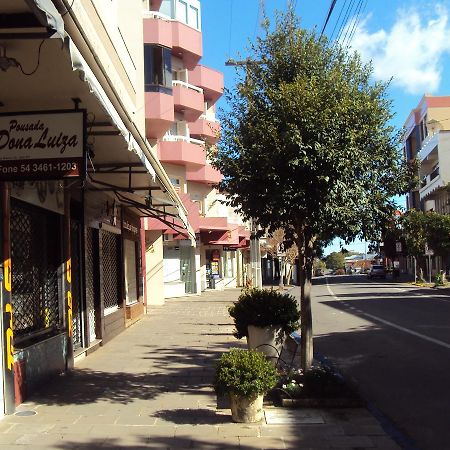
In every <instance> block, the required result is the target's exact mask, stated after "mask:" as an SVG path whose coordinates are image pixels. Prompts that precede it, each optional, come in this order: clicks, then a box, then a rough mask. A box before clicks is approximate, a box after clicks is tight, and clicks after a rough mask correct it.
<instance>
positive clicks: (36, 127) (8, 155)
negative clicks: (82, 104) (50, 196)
mask: <svg viewBox="0 0 450 450" xmlns="http://www.w3.org/2000/svg"><path fill="white" fill-rule="evenodd" d="M85 130H86V112H85V110H76V111H75V110H62V111H40V112H26V113H5V114H0V180H1V181H25V180H38V179H45V180H54V179H62V178H83V177H84V176H85V172H86V162H85V161H86V160H85V147H86V146H85V140H86V134H85V133H86V132H85Z"/></svg>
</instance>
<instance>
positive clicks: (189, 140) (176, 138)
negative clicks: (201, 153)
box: [163, 134, 205, 146]
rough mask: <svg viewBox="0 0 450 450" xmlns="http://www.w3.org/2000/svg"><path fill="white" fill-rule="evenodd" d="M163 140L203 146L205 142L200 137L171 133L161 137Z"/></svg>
mask: <svg viewBox="0 0 450 450" xmlns="http://www.w3.org/2000/svg"><path fill="white" fill-rule="evenodd" d="M163 141H167V142H187V143H189V144H196V145H202V146H204V145H205V143H204V142H203V141H201V140H200V139H194V138H191V137H188V136H181V135H171V134H168V135H166V136H164V137H163Z"/></svg>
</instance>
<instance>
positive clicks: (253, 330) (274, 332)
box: [247, 325, 283, 363]
mask: <svg viewBox="0 0 450 450" xmlns="http://www.w3.org/2000/svg"><path fill="white" fill-rule="evenodd" d="M280 329H281V327H277V326H270V327H264V328H261V327H255V326H254V325H249V326H248V337H247V347H248V349H249V350H256V351H258V352H261V353H264V354H265V355H266V356H267V358H268V359H269V360H270V361H272V362H274V363H276V362H277V361H278V358H279V356H280V354H281V349H282V347H283V340H281V342H278V339H277V338H278V336H279V333H280Z"/></svg>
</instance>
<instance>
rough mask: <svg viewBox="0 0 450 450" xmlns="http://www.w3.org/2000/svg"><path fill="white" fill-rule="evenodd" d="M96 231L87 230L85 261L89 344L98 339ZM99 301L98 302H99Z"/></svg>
mask: <svg viewBox="0 0 450 450" xmlns="http://www.w3.org/2000/svg"><path fill="white" fill-rule="evenodd" d="M95 233H96V230H94V229H93V228H88V229H87V230H86V259H85V264H86V266H85V274H86V308H87V318H88V333H89V342H92V341H94V340H95V339H97V337H100V336H97V332H96V326H97V315H96V307H95V305H96V299H98V295H97V292H98V289H97V284H96V280H97V279H98V276H97V275H96V274H97V271H98V268H97V261H98V258H97V252H98V239H97V238H96V235H95ZM97 301H98V300H97Z"/></svg>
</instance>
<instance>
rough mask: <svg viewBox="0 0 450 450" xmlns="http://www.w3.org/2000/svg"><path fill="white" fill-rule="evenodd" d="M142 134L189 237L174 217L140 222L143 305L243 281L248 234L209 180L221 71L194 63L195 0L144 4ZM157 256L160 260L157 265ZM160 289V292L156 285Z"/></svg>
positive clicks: (198, 41) (197, 51)
mask: <svg viewBox="0 0 450 450" xmlns="http://www.w3.org/2000/svg"><path fill="white" fill-rule="evenodd" d="M144 53H145V55H146V56H145V64H146V66H145V106H146V108H145V110H146V137H147V139H148V140H149V142H150V143H151V144H152V146H154V147H155V148H156V149H157V154H158V157H159V158H160V160H161V162H162V164H163V167H164V169H165V170H166V171H167V173H168V175H169V178H170V181H171V183H172V185H173V187H174V189H176V191H177V192H178V193H179V195H180V197H181V199H182V201H183V204H184V205H185V207H186V210H187V211H188V219H189V222H190V224H191V225H192V228H193V229H194V232H195V242H192V241H191V240H189V236H187V234H186V233H185V232H183V231H182V230H181V228H180V223H179V221H178V220H177V219H176V218H173V217H170V216H169V215H167V216H166V217H164V218H163V219H159V220H158V219H152V218H147V219H144V220H143V223H144V228H145V230H146V231H145V243H144V245H143V247H145V248H146V250H147V256H146V266H147V275H146V292H147V293H148V295H147V298H148V302H149V303H152V302H155V303H162V302H163V301H164V299H165V298H169V297H177V296H182V295H186V294H195V293H199V292H201V291H203V290H205V289H207V288H210V289H223V288H226V287H236V286H242V285H243V282H244V281H243V279H244V277H245V276H246V274H245V272H246V268H247V266H248V257H249V255H248V253H249V252H248V250H246V249H247V248H248V244H249V237H250V234H249V231H248V229H247V228H246V226H245V224H244V223H243V221H242V219H241V218H240V217H239V216H238V215H237V214H235V213H234V212H233V211H232V210H231V209H230V208H228V207H226V206H225V205H224V204H223V203H222V202H221V200H223V196H221V195H220V194H219V193H218V192H217V190H216V189H215V188H214V185H215V184H217V183H218V182H219V181H220V180H221V174H220V173H219V172H218V171H217V170H216V169H214V168H213V167H212V166H211V164H210V161H209V158H208V155H209V154H210V152H212V151H214V146H215V144H216V142H217V140H218V138H219V133H220V123H219V122H218V121H217V119H216V115H215V110H216V102H217V100H218V99H219V98H220V97H221V95H222V93H223V74H222V73H220V72H217V71H216V70H214V69H211V68H209V67H206V66H203V65H201V64H200V59H201V57H202V32H201V5H200V2H199V1H198V0H186V1H184V0H183V1H182V0H162V1H149V2H148V10H147V11H146V13H145V16H144ZM161 255H162V256H163V264H162V265H160V266H155V264H156V263H157V261H158V260H159V258H160V257H161ZM161 286H162V290H159V289H160V287H161Z"/></svg>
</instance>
